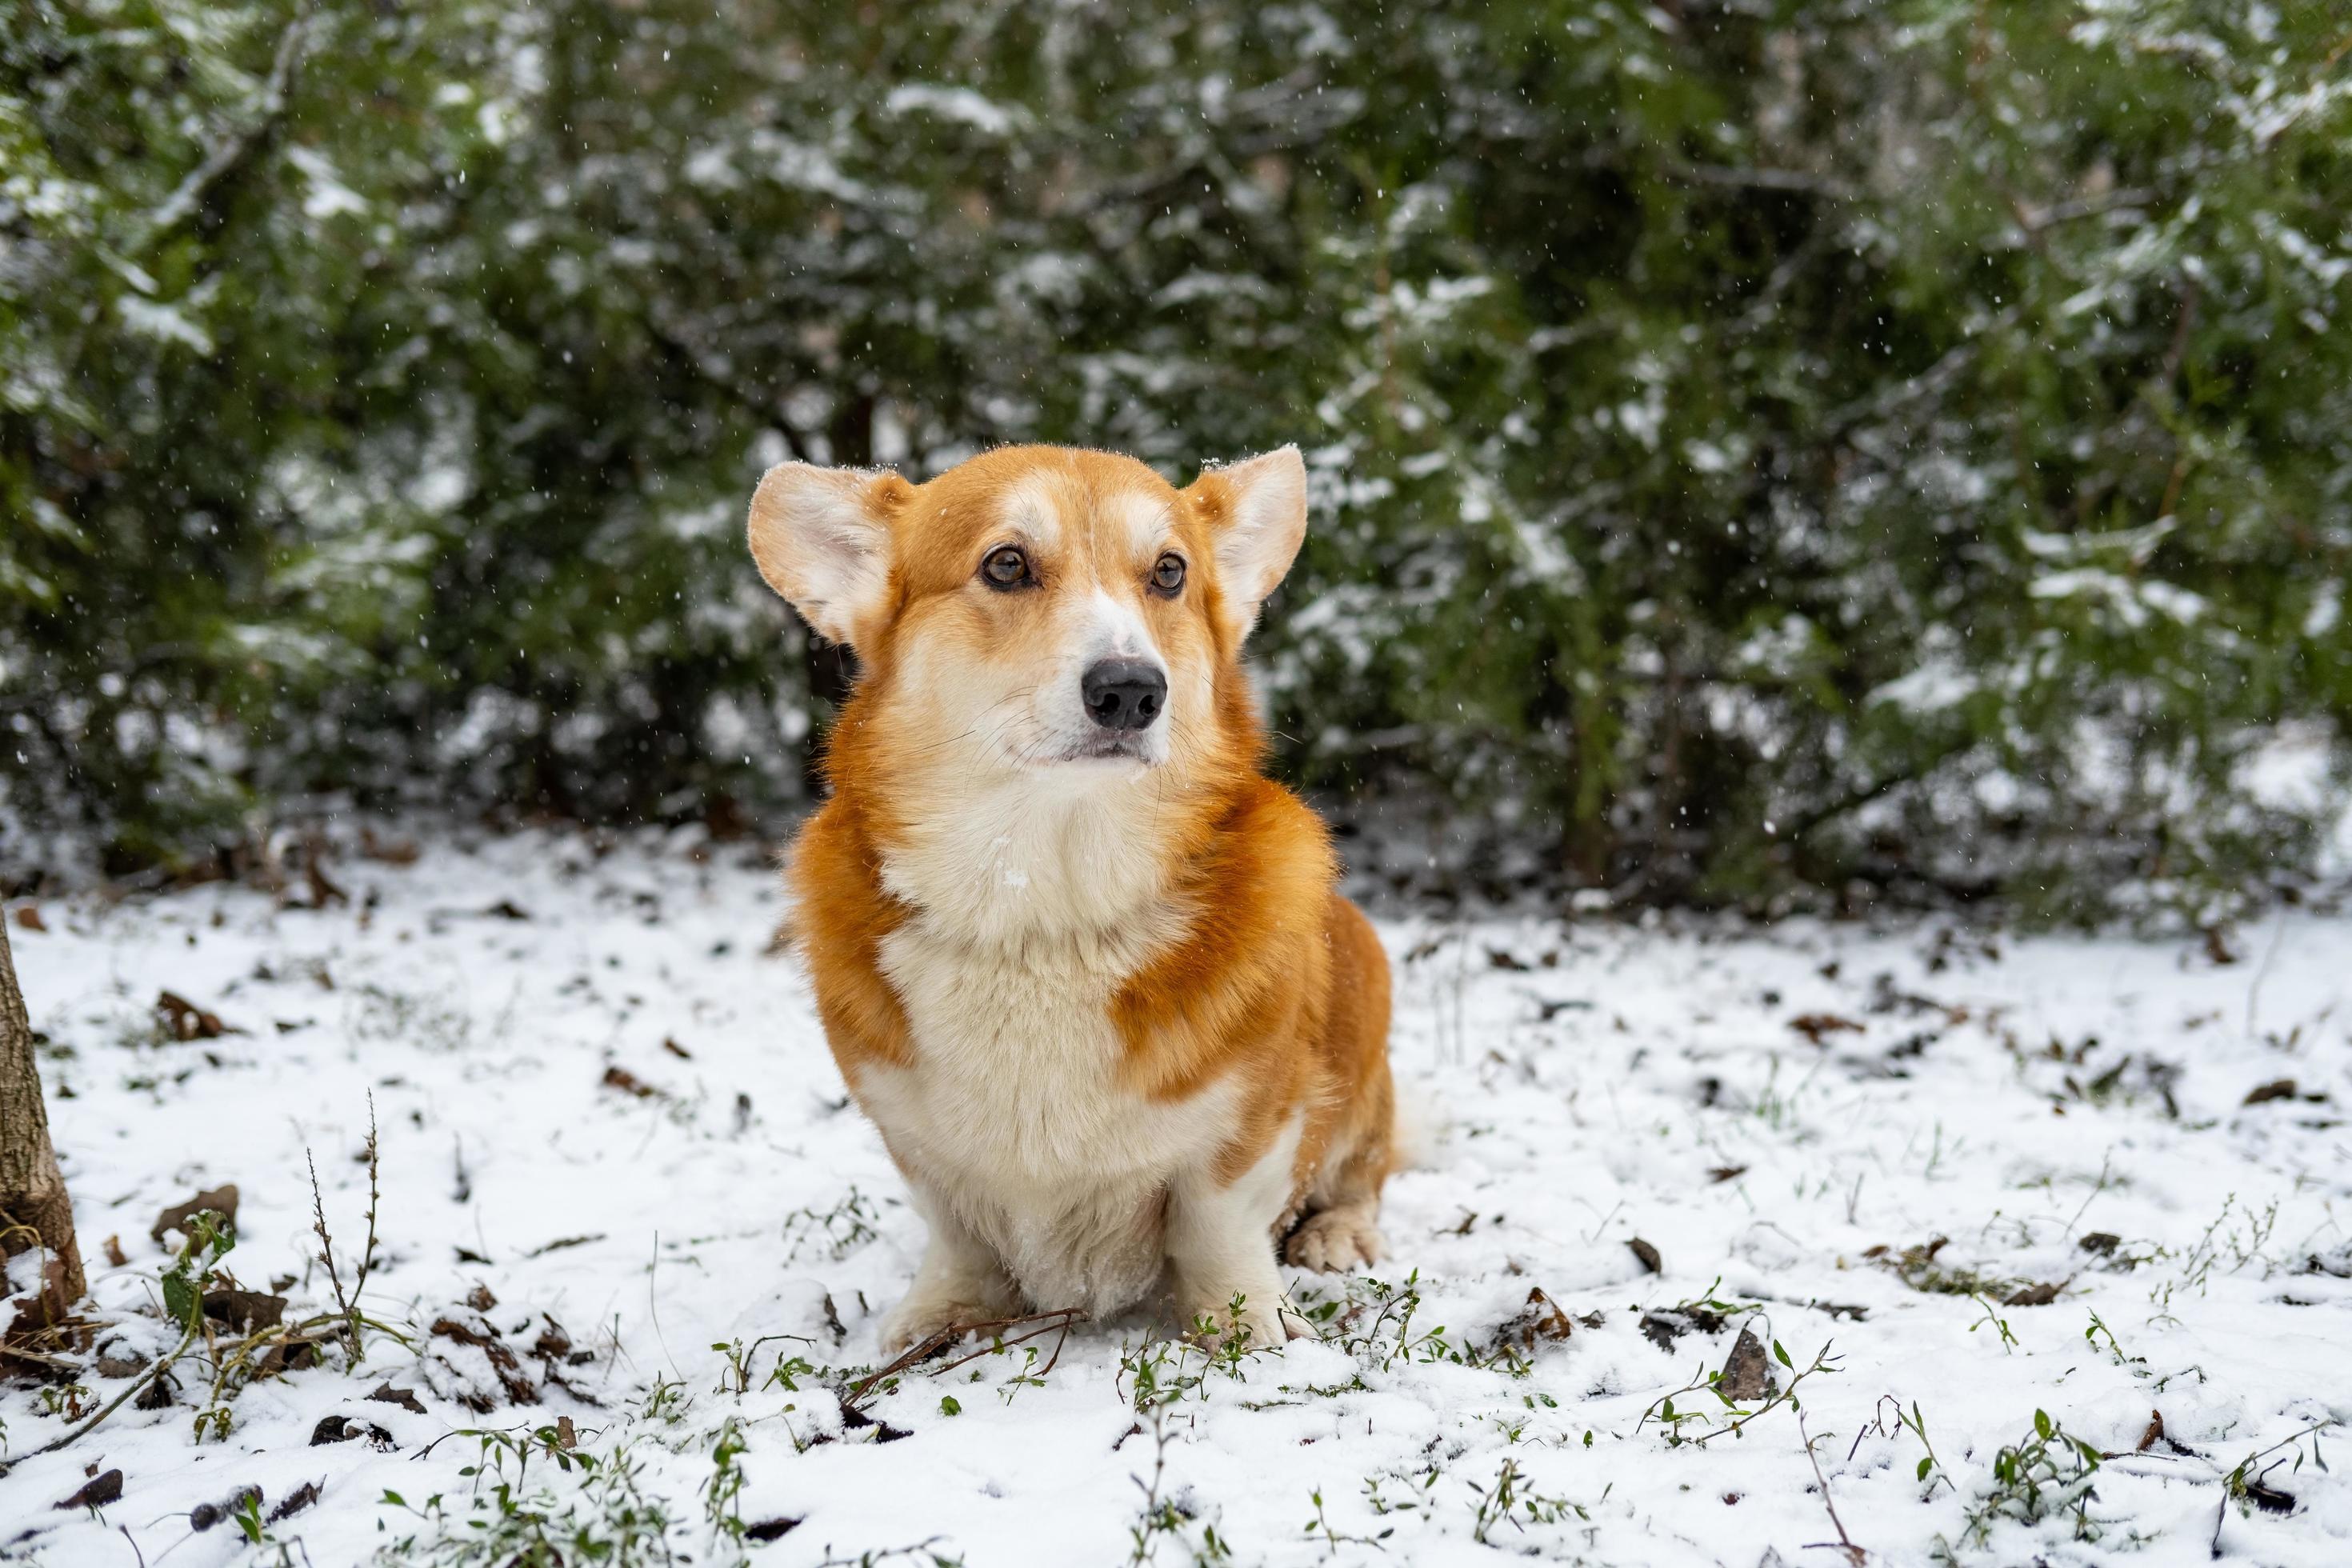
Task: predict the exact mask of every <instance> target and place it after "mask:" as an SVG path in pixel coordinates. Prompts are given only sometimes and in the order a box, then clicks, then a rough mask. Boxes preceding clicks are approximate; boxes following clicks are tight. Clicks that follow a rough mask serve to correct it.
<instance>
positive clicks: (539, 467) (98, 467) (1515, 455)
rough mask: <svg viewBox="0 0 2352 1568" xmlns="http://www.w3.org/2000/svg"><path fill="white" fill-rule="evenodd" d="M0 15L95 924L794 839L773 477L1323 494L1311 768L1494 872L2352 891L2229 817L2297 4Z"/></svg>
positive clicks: (37, 443) (2294, 721)
mask: <svg viewBox="0 0 2352 1568" xmlns="http://www.w3.org/2000/svg"><path fill="white" fill-rule="evenodd" d="M5 15H6V25H5V26H0V244H5V259H0V727H5V731H7V732H6V733H5V734H0V781H5V787H6V791H7V794H6V796H5V814H6V816H8V817H10V818H13V819H14V820H15V821H16V822H17V823H20V824H22V825H25V826H31V827H35V828H47V827H60V826H62V827H68V828H75V829H78V830H79V831H81V832H84V833H94V834H96V835H97V836H98V837H100V839H101V840H102V841H103V842H104V843H105V844H106V845H107V846H108V847H109V848H110V855H111V858H112V860H113V862H114V863H115V864H116V865H117V866H118V868H130V867H132V866H136V865H140V864H144V863H148V862H152V861H155V860H158V859H164V860H169V859H171V858H173V857H177V856H184V855H186V854H188V853H190V852H191V851H193V850H195V849H198V848H201V847H203V846H205V844H206V843H208V842H212V841H215V839H216V838H217V837H218V836H219V835H220V834H222V833H223V832H224V831H225V830H226V826H227V825H229V824H231V823H233V822H234V821H235V820H236V819H237V818H238V817H239V816H241V815H242V814H246V813H248V812H251V811H253V810H255V809H262V810H286V809H297V810H299V809H300V808H302V806H303V805H305V804H306V803H311V802H315V801H316V800H318V799H319V798H320V797H331V798H347V797H356V798H357V799H359V800H361V801H362V802H383V801H389V800H395V799H400V798H404V797H410V796H424V797H428V798H431V799H435V800H443V801H446V800H461V801H473V802H479V803H504V804H505V805H509V806H510V807H518V808H525V809H535V810H551V811H556V812H562V813H569V814H575V815H582V816H593V817H599V818H607V819H613V818H618V819H657V820H679V819H683V818H688V817H691V816H696V815H699V814H714V815H718V816H729V815H731V805H730V803H734V804H740V805H749V806H751V807H752V808H754V809H756V810H761V811H769V810H779V809H782V808H784V807H788V806H789V805H791V804H792V802H793V799H794V798H795V797H796V796H797V795H799V793H800V791H801V788H802V785H801V783H800V778H801V772H802V768H801V764H802V763H803V752H804V750H805V747H806V745H807V743H808V738H809V736H810V735H811V733H812V729H813V726H814V725H817V724H819V723H820V722H821V721H822V720H823V718H824V715H825V713H826V711H827V710H828V703H827V698H828V697H829V695H831V691H832V685H833V679H834V672H835V665H834V664H833V663H831V662H830V661H829V659H828V658H827V657H826V656H823V655H820V654H819V653H817V652H816V651H814V650H812V649H810V648H808V647H807V646H806V643H805V640H804V636H803V632H802V631H801V630H800V629H799V628H798V627H797V626H796V625H795V624H794V623H793V622H792V620H791V618H790V616H788V614H787V613H786V612H785V611H784V610H783V609H782V607H781V606H780V605H775V604H774V603H773V602H772V601H771V600H770V599H769V597H768V595H767V594H766V590H765V589H764V588H763V587H761V585H760V584H759V583H758V582H757V580H756V578H755V577H754V576H753V574H751V571H750V569H749V566H748V563H746V561H745V560H744V559H743V551H742V548H741V545H740V537H739V536H740V524H739V520H740V514H741V508H742V505H743V502H744V500H745V498H746V497H747V496H748V494H749V491H750V489H751V484H752V481H753V479H754V478H755V476H756V474H757V472H758V470H759V468H761V465H762V464H764V463H766V462H768V461H771V460H772V459H774V458H780V457H782V456H784V455H787V454H797V455H800V456H803V457H806V458H814V459H818V460H824V461H835V462H855V463H864V462H873V461H886V462H896V463H900V464H902V465H904V466H906V467H908V468H909V469H911V470H913V471H915V472H917V473H919V474H920V473H928V472H930V471H933V470H935V469H937V468H940V467H941V466H943V465H945V464H947V463H949V462H950V461H952V460H954V459H955V458H958V457H959V456H961V455H963V454H965V453H968V452H970V451H971V450H973V449H975V448H977V447H982V446H986V445H989V444H992V443H997V442H1003V441H1010V440H1021V439H1033V438H1034V439H1046V440H1064V441H1078V442H1086V443H1088V444H1094V445H1101V446H1109V447H1121V448H1125V449H1129V450H1132V451H1135V452H1137V453H1138V454H1139V455H1140V456H1142V457H1143V458H1146V459H1147V460H1149V461H1150V462H1152V463H1154V464H1156V465H1158V466H1160V468H1162V469H1163V471H1165V472H1167V473H1169V474H1170V475H1171V477H1177V478H1182V477H1186V476H1189V474H1190V473H1191V472H1192V470H1193V468H1195V467H1196V466H1197V465H1198V463H1199V462H1200V461H1201V460H1202V458H1212V457H1223V456H1233V455H1237V454H1241V453H1244V452H1249V451H1254V450H1258V449H1263V448H1265V447H1270V446H1273V445H1276V444H1278V443H1280V442H1283V441H1286V440H1294V439H1295V440H1297V441H1298V442H1299V443H1300V444H1301V445H1302V447H1305V448H1306V449H1307V452H1308V454H1309V461H1310V467H1311V472H1312V475H1313V481H1314V482H1313V496H1314V504H1315V512H1316V516H1315V528H1314V530H1313V532H1312V533H1311V535H1310V540H1309V544H1308V547H1307V552H1306V554H1305V557H1304V558H1303V560H1302V562H1301V563H1300V565H1299V568H1298V570H1297V573H1296V574H1295V575H1294V577H1293V579H1292V581H1291V584H1290V585H1289V586H1288V587H1287V588H1286V590H1285V592H1284V594H1283V595H1282V596H1281V599H1280V602H1279V603H1278V604H1277V605H1276V606H1275V607H1274V611H1273V613H1272V614H1271V615H1270V616H1269V619H1268V624H1267V626H1266V627H1265V630H1264V631H1263V632H1262V633H1261V636H1260V641H1259V645H1258V648H1259V656H1260V664H1261V670H1262V675H1263V679H1264V681H1265V687H1266V689H1267V693H1268V696H1269V699H1270V700H1271V703H1272V706H1273V710H1274V714H1275V720H1276V729H1277V730H1278V731H1280V733H1281V734H1282V735H1283V736H1284V737H1285V739H1284V741H1283V742H1281V744H1280V748H1279V755H1278V763H1279V765H1280V766H1282V767H1283V768H1285V769H1286V770H1287V771H1288V772H1289V773H1291V775H1292V776H1293V777H1294V778H1296V779H1297V781H1298V782H1301V783H1303V784H1307V785H1309V786H1311V787H1313V788H1315V789H1316V790H1318V791H1319V792H1322V793H1324V794H1325V795H1327V796H1328V797H1330V798H1335V799H1337V798H1348V797H1355V796H1359V795H1386V796H1391V797H1394V798H1397V799H1400V800H1403V801H1407V802H1413V803H1419V804H1422V805H1426V806H1428V807H1429V808H1430V809H1431V810H1432V811H1433V812H1434V813H1437V814H1439V815H1441V816H1442V817H1443V819H1444V820H1446V821H1447V822H1449V823H1451V824H1454V825H1456V826H1457V827H1458V829H1459V831H1458V832H1457V833H1456V834H1455V836H1454V842H1455V843H1456V844H1457V845H1458V846H1466V847H1467V848H1466V849H1465V850H1464V851H1463V854H1464V856H1465V864H1466V866H1467V868H1469V869H1471V870H1473V871H1474V872H1475V873H1477V874H1479V875H1480V876H1481V877H1483V878H1484V879H1486V880H1488V881H1491V882H1496V883H1506V882H1508V881H1510V880H1512V879H1519V878H1526V877H1533V878H1535V879H1539V880H1542V881H1546V882H1549V883H1566V882H1577V883H1586V884H1594V885H1604V886H1609V887H1612V888H1615V889H1620V890H1621V891H1622V892H1623V893H1624V894H1626V895H1628V896H1636V897H1641V898H1646V899H1684V900H1704V901H1769V900H1775V899H1777V898H1780V897H1782V896H1784V895H1788V894H1791V893H1794V894H1798V895H1801V896H1803V897H1806V898H1811V899H1813V900H1821V899H1824V898H1836V899H1843V898H1846V897H1849V896H1855V895H1859V894H1860V893H1863V892H1865V891H1868V890H1870V889H1893V890H1895V891H1897V892H1902V893H1920V892H1935V893H1938V894H1947V895H1949V894H1957V895H1962V896H1973V895H1978V894H1982V893H1996V892H1998V893H2006V894H2010V895H2014V896H2018V897H2021V898H2023V899H2025V900H2029V901H2031V902H2032V903H2035V904H2037V905H2039V906H2041V907H2042V908H2045V909H2050V910H2062V909H2082V908H2088V907H2091V906H2093V905H2095V904H2096V903H2099V902H2100V901H2102V900H2105V899H2106V897H2107V896H2108V895H2109V894H2110V893H2111V892H2113V891H2115V890H2117V889H2126V890H2129V891H2130V893H2131V895H2132V896H2133V897H2136V898H2141V897H2145V896H2146V895H2147V892H2148V891H2149V890H2150V889H2154V890H2157V891H2167V890H2182V889H2186V890H2190V891H2194V890H2196V889H2240V888H2242V887H2243V886H2245V885H2246V884H2247V882H2248V881H2249V880H2250V879H2255V878H2260V877H2264V876H2270V875H2276V874H2280V873H2282V872H2284V871H2285V870H2287V869H2289V868H2293V867H2294V866H2296V865H2298V864H2301V863H2304V862H2305V859H2306V858H2307V856H2308V855H2309V853H2310V850H2311V847H2312V842H2313V821H2314V818H2315V816H2316V815H2317V813H2318V812H2319V810H2320V809H2321V807H2320V805H2318V804H2317V800H2318V797H2319V796H2321V795H2324V793H2325V792H2315V798H2314V803H2313V804H2311V805H2307V806H2303V807H2296V808H2288V807H2283V806H2281V805H2277V804H2275V803H2273V804H2269V805H2265V804H2263V803H2262V802H2261V801H2259V800H2257V799H2256V798H2255V796H2254V795H2253V794H2252V792H2251V790H2250V788H2249V780H2248V772H2249V767H2250V763H2251V762H2252V759H2253V758H2254V756H2255V753H2256V751H2257V748H2258V747H2259V745H2260V744H2261V743H2263V742H2266V741H2269V740H2272V739H2274V738H2276V737H2277V736H2278V735H2280V734H2281V733H2282V732H2283V731H2284V733H2286V734H2288V735H2289V736H2290V737H2292V738H2294V739H2297V740H2300V741H2304V742H2308V744H2309V745H2310V746H2311V747H2313V748H2314V749H2315V750H2319V751H2324V752H2329V753H2331V754H2334V755H2336V756H2338V757H2339V758H2340V756H2341V753H2342V752H2343V749H2344V748H2343V742H2344V738H2345V732H2346V721H2347V718H2352V624H2347V617H2346V616H2345V615H2344V613H2343V596H2344V592H2345V589H2344V579H2345V566H2346V563H2347V553H2352V332H2347V331H2344V330H2342V326H2341V319H2342V316H2343V308H2344V306H2345V303H2346V299H2347V289H2352V258H2348V257H2347V244H2352V240H2347V224H2352V140H2347V99H2352V63H2347V51H2345V50H2344V49H2343V47H2341V45H2342V34H2343V24H2342V18H2341V16H2340V15H2337V14H2336V13H2335V11H2334V8H2332V7H2329V6H2326V5H2314V4H2308V3H2304V4H2289V5H2277V6H2258V7H2240V6H2235V5H2220V4H2218V3H2206V0H2099V3H2097V4H2069V5H2028V4H2021V3H2018V0H1996V3H1994V4H1990V5H1986V4H1978V3H1976V0H1969V3H1967V4H1963V3H1961V0H1901V3H1899V4H1891V5H1890V4H1877V3H1875V0H1812V3H1805V0H1751V3H1743V4H1737V5H1735V4H1730V3H1728V0H1679V3H1676V4H1672V5H1658V6H1654V7H1653V6H1639V5H1618V4H1613V3H1610V0H1558V3H1551V4H1513V5H1500V6H1494V7H1486V8H1480V9H1476V10H1465V9H1463V8H1461V7H1457V6H1454V5H1445V4H1442V3H1440V0H1406V3H1402V4H1399V3H1393V0H1392V3H1390V4H1386V5H1380V6H1377V7H1375V6H1370V5H1356V4H1338V5H1298V6H1275V7H1258V6H1248V5H1235V4H1230V3H1227V0H1210V3H1208V4H1200V5H1193V4H1186V5H1174V4H1161V5H1142V6H1120V7H1109V8H1098V9H1091V10H1089V9H1083V8H1068V7H1048V8H1042V9H1040V8H1021V7H1011V8H1008V7H1003V6H994V5H979V4H976V3H974V0H913V3H910V4H908V5H901V6H898V7H895V8H893V10H892V11H891V13H890V16H889V21H888V25H887V26H878V27H877V26H874V25H872V23H871V22H870V20H868V19H866V18H865V17H864V16H862V14H859V13H856V12H852V11H845V10H842V9H840V8H838V7H835V8H826V7H802V6H765V5H725V6H722V7H720V9H719V11H718V12H716V13H714V12H713V11H712V10H711V9H710V8H709V6H707V5H686V4H683V3H682V0H646V3H645V4H643V5H633V6H630V7H626V8H615V7H611V6H608V5H601V4H593V3H591V0H552V3H550V4H545V5H536V6H532V7H528V8H513V7H504V6H495V5H485V4H480V3H479V0H427V3H425V4H421V5H407V6H397V7H386V6H380V5H365V4H362V3H361V0H318V3H317V4H314V5H309V6H307V7H304V8H299V9H298V8H297V7H296V6H295V5H292V4H289V3H286V0H247V3H246V4H243V5H202V6H198V5H192V4H189V3H188V0H77V3H75V4H70V5H68V4H66V3H64V0H6V11H5ZM1496 846H1508V847H1510V850H1511V852H1510V853H1509V854H1507V855H1503V854H1496V853H1489V852H1488V851H1491V850H1492V849H1493V848H1494V847H1496Z"/></svg>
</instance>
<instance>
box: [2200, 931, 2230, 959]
mask: <svg viewBox="0 0 2352 1568" xmlns="http://www.w3.org/2000/svg"><path fill="white" fill-rule="evenodd" d="M2205 956H2206V957H2207V958H2210V959H2211V960H2212V961H2213V962H2214V963H2216V964H2224V963H2237V962H2238V955H2237V954H2236V953H2234V952H2231V951H2230V942H2229V939H2228V938H2227V937H2226V936H2224V935H2223V934H2222V931H2221V927H2220V926H2207V927H2206V928H2205Z"/></svg>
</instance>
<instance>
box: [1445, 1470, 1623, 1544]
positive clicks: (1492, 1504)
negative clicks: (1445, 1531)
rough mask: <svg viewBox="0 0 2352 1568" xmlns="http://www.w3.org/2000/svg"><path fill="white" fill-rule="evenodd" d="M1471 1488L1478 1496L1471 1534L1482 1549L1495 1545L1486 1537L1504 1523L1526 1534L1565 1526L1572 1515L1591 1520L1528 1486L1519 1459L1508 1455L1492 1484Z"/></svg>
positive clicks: (1566, 1502) (1576, 1507)
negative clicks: (1540, 1527) (1535, 1527)
mask: <svg viewBox="0 0 2352 1568" xmlns="http://www.w3.org/2000/svg"><path fill="white" fill-rule="evenodd" d="M1470 1489H1471V1490H1472V1491H1473V1492H1475V1493H1476V1494H1477V1497H1478V1502H1477V1506H1476V1509H1475V1512H1474V1514H1473V1516H1472V1519H1471V1525H1470V1534H1471V1538H1472V1539H1473V1540H1475V1541H1476V1542H1478V1544H1479V1545H1481V1546H1489V1545H1492V1544H1494V1542H1492V1540H1490V1539H1489V1538H1490V1537H1491V1536H1492V1535H1493V1534H1494V1532H1495V1531H1496V1529H1497V1528H1499V1527H1500V1526H1502V1525H1505V1524H1508V1525H1509V1526H1510V1527H1511V1528H1512V1529H1514V1530H1518V1531H1525V1530H1526V1529H1527V1527H1528V1525H1530V1524H1564V1523H1566V1522H1567V1521H1568V1519H1569V1517H1570V1515H1571V1514H1572V1515H1574V1516H1575V1517H1576V1518H1578V1519H1580V1520H1582V1521H1585V1522H1587V1523H1591V1520H1592V1516H1591V1514H1590V1513H1587V1512H1586V1511H1585V1510H1584V1505H1583V1504H1581V1503H1575V1502H1570V1501H1569V1500H1567V1499H1566V1498H1556V1497H1548V1496H1546V1495H1545V1494H1544V1493H1542V1492H1539V1491H1538V1490H1536V1489H1534V1488H1533V1487H1531V1486H1529V1485H1528V1484H1527V1478H1526V1476H1525V1475H1524V1474H1523V1473H1522V1472H1521V1471H1520V1469H1519V1462H1518V1459H1517V1458H1516V1457H1515V1456H1512V1455H1508V1454H1507V1455H1505V1456H1504V1457H1503V1465H1502V1468H1501V1469H1499V1470H1497V1471H1496V1474H1495V1483H1494V1485H1492V1486H1491V1487H1484V1486H1480V1485H1479V1484H1478V1483H1477V1482H1476V1481H1472V1482H1471V1483H1470ZM1601 1495H1602V1496H1603V1497H1606V1496H1607V1495H1608V1494H1607V1493H1606V1492H1603V1493H1602V1494H1601Z"/></svg>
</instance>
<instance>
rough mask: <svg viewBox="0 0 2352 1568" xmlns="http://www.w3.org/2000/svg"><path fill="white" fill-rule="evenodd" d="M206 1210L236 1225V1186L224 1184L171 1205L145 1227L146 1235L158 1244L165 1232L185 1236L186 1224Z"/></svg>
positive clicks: (234, 1184)
mask: <svg viewBox="0 0 2352 1568" xmlns="http://www.w3.org/2000/svg"><path fill="white" fill-rule="evenodd" d="M206 1209H210V1210H212V1211H213V1212H214V1213H215V1214H216V1215H220V1216H221V1218H222V1219H223V1220H225V1221H226V1222H227V1223H228V1224H230V1225H232V1226H234V1225H235V1224H236V1183H235V1182H226V1183H223V1184H221V1185H219V1186H217V1187H215V1188H213V1189H212V1190H211V1191H210V1192H206V1193H198V1194H196V1195H195V1196H194V1197H192V1198H190V1199H189V1200H188V1201H187V1202H186V1203H184V1204H173V1205H172V1206H171V1207H170V1208H167V1209H165V1210H164V1211H163V1213H162V1214H161V1215H157V1216H156V1219H155V1223H154V1224H153V1225H152V1226H148V1227H147V1234H148V1236H149V1237H152V1239H154V1240H156V1241H159V1242H160V1241H162V1240H163V1233H164V1232H165V1231H167V1230H176V1231H179V1232H180V1233H181V1234H183V1235H185V1234H186V1233H187V1229H188V1222H189V1221H190V1220H192V1219H194V1218H195V1217H196V1216H197V1215H200V1214H202V1213H204V1212H205V1210H206Z"/></svg>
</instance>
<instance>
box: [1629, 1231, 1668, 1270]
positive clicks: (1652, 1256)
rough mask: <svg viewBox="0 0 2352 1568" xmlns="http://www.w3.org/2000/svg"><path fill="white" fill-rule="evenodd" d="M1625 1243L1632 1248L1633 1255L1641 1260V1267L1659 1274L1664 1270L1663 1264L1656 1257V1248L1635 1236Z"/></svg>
mask: <svg viewBox="0 0 2352 1568" xmlns="http://www.w3.org/2000/svg"><path fill="white" fill-rule="evenodd" d="M1625 1245H1626V1246H1627V1247H1630V1248H1632V1250H1633V1256H1634V1257H1636V1258H1640V1259H1641V1260H1642V1267H1643V1268H1646V1269H1648V1270H1649V1271H1650V1272H1651V1273H1653V1274H1661V1273H1664V1271H1665V1265H1664V1262H1663V1261H1661V1260H1660V1258H1659V1257H1658V1249H1657V1248H1656V1247H1652V1246H1651V1245H1650V1244H1649V1243H1648V1242H1646V1241H1643V1239H1642V1238H1641V1237H1638V1236H1637V1237H1634V1238H1633V1240H1631V1241H1629V1242H1627V1243H1626V1244H1625Z"/></svg>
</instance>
